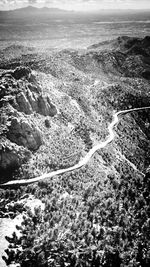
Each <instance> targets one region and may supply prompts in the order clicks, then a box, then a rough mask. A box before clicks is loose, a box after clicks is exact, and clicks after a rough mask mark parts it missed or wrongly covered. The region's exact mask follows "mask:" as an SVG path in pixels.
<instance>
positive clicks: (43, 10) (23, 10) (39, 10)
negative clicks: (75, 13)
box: [0, 6, 72, 13]
mask: <svg viewBox="0 0 150 267" xmlns="http://www.w3.org/2000/svg"><path fill="white" fill-rule="evenodd" d="M0 12H2V13H16V12H17V13H68V12H72V11H67V10H63V9H60V8H49V7H42V8H37V7H34V6H27V7H23V8H18V9H13V10H1V11H0Z"/></svg>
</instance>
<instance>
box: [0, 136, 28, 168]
mask: <svg viewBox="0 0 150 267" xmlns="http://www.w3.org/2000/svg"><path fill="white" fill-rule="evenodd" d="M30 156H31V152H30V151H29V150H28V149H26V148H24V147H20V146H18V145H16V144H13V143H11V142H10V141H9V140H7V139H5V140H1V144H0V169H1V170H7V171H8V170H9V169H16V168H18V167H19V166H20V165H21V164H22V163H23V162H25V161H27V160H28V159H29V157H30Z"/></svg>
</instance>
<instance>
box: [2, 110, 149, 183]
mask: <svg viewBox="0 0 150 267" xmlns="http://www.w3.org/2000/svg"><path fill="white" fill-rule="evenodd" d="M145 109H150V107H142V108H133V109H128V110H122V111H118V112H116V113H114V115H113V120H112V122H111V123H110V124H109V126H108V132H109V135H108V137H107V139H106V140H105V141H103V142H101V143H100V144H98V145H96V146H94V147H93V148H91V149H90V151H89V152H88V153H87V154H86V156H85V157H84V158H81V159H80V161H79V162H78V163H77V164H75V165H74V166H72V167H69V168H66V169H60V170H57V171H53V172H50V173H45V174H42V175H41V176H38V177H35V178H31V179H28V180H26V179H21V180H12V181H9V182H7V183H4V184H1V185H0V187H7V186H15V185H16V186H19V185H27V184H31V183H36V182H38V181H40V180H44V179H46V178H51V177H53V176H56V175H59V174H63V173H66V172H70V171H74V170H77V169H79V168H81V167H82V166H84V165H86V164H87V162H88V161H89V160H90V158H91V157H92V156H93V154H94V153H95V152H96V151H97V150H99V149H101V148H104V147H106V146H107V145H108V144H109V143H111V142H112V140H113V139H114V138H115V132H114V127H115V126H116V125H117V124H118V122H119V116H121V115H124V114H127V113H130V112H134V111H140V110H145Z"/></svg>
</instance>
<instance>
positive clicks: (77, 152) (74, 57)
mask: <svg viewBox="0 0 150 267" xmlns="http://www.w3.org/2000/svg"><path fill="white" fill-rule="evenodd" d="M109 47H111V49H110V50H109V49H108V43H107V44H106V47H105V46H104V44H102V45H100V44H99V45H94V46H92V47H91V48H89V49H88V50H85V51H82V52H81V51H74V50H63V51H60V52H52V53H48V52H43V53H34V52H33V53H32V51H30V53H28V51H27V53H26V54H25V53H24V52H23V53H21V52H20V54H19V55H18V56H17V57H15V56H14V57H12V58H11V59H8V57H7V55H6V53H5V52H6V51H5V50H4V51H3V58H2V60H1V61H0V68H1V76H0V81H1V83H0V110H1V113H0V114H1V132H0V134H1V147H0V156H1V161H0V162H1V163H0V164H1V165H0V166H1V170H3V177H2V178H3V181H4V180H5V181H6V179H7V180H9V179H21V178H23V179H28V178H32V177H36V176H38V175H41V174H43V173H46V172H51V171H53V170H58V169H61V168H67V167H70V166H73V165H75V164H76V163H77V162H78V161H79V160H80V159H81V158H82V157H84V156H85V155H86V153H87V152H88V151H89V150H90V149H91V148H92V147H93V146H94V145H96V144H98V143H99V142H101V141H102V140H105V139H106V137H107V135H108V130H107V128H108V124H109V123H110V122H111V120H112V114H113V113H114V112H115V111H117V110H120V109H121V110H125V109H128V108H135V107H144V106H150V104H149V103H150V95H149V91H150V83H149V75H146V76H144V75H143V73H144V72H145V71H149V69H148V68H149V62H148V63H146V64H145V63H144V61H145V57H147V58H148V55H149V51H150V44H149V38H148V37H146V38H143V39H136V38H133V39H131V38H129V37H120V38H118V39H117V40H114V41H111V42H110V43H109ZM135 47H138V48H139V49H135ZM102 48H103V49H102ZM141 48H142V51H141ZM11 49H12V48H11ZM20 51H21V49H20ZM143 51H144V54H145V53H146V55H147V56H143ZM125 66H128V69H127V67H125ZM139 67H140V70H139ZM149 129H150V111H149V110H144V111H140V112H138V113H136V112H135V113H132V114H127V115H125V116H124V117H122V118H121V121H120V123H119V124H118V125H117V127H116V128H115V131H116V138H115V139H114V141H113V142H112V143H111V144H109V145H108V146H106V147H105V148H103V149H101V150H99V151H97V152H96V153H95V154H94V156H93V157H92V158H91V160H90V161H89V162H88V163H87V165H86V166H84V167H82V168H80V169H79V170H76V171H72V172H69V173H66V174H62V175H59V176H55V177H53V178H51V179H47V181H41V182H39V183H38V184H35V185H32V186H28V187H22V188H19V189H17V190H16V189H15V188H14V189H12V190H11V188H9V189H8V190H1V191H0V193H1V198H2V205H1V210H2V214H4V216H5V213H6V212H7V213H8V212H9V210H8V209H7V208H6V207H7V203H8V202H9V201H12V200H14V201H15V203H16V204H15V205H16V206H17V199H19V198H20V197H21V196H23V195H24V196H25V197H27V198H28V196H29V195H30V194H33V195H35V197H36V198H40V199H41V200H42V201H43V202H44V203H45V210H44V211H41V210H40V209H37V210H36V214H33V213H32V212H31V211H28V213H27V214H26V217H25V218H24V222H23V224H22V227H21V233H22V239H21V238H19V239H17V238H15V236H14V237H13V238H12V239H9V240H10V243H11V244H12V248H9V250H8V251H7V256H8V258H5V261H6V262H7V263H11V262H13V261H16V262H19V263H20V264H21V266H24V265H25V264H27V263H30V264H31V266H38V264H39V266H56V265H58V266H62V267H63V266H105V267H116V266H118V267H120V266H123V267H126V266H132V267H133V266H134V267H135V266H138V265H139V264H140V266H142V267H145V266H146V267H148V266H149V263H150V257H149V249H148V246H149V214H148V210H149V207H148V201H149V193H148V188H149V169H148V167H149V165H150V153H149V144H150V142H149V141H150V131H149ZM33 145H34V147H33ZM17 149H18V150H17ZM10 151H11V153H13V156H11V157H10V155H12V154H11V153H10ZM17 151H21V152H20V154H21V153H22V154H21V156H22V155H23V156H24V158H22V157H21V156H20V154H19V153H18V152H17ZM8 153H10V154H8ZM14 154H15V155H17V157H18V156H20V158H19V160H18V161H17V163H18V164H13V163H14V159H15V158H16V157H14ZM8 155H9V157H8ZM6 156H7V157H8V158H9V160H11V159H12V161H11V162H8V160H6V159H7V157H6ZM21 159H22V160H21ZM4 160H5V164H4ZM2 163H3V165H2ZM6 163H7V164H9V173H7V175H6V169H7V168H6ZM10 163H11V164H10ZM7 167H8V165H7ZM1 182H2V180H1ZM13 205H14V203H13V202H12V206H13ZM12 206H11V207H12ZM16 206H13V207H16ZM11 209H13V210H15V208H11ZM16 209H17V208H16ZM18 209H19V208H18ZM10 211H11V210H10ZM15 212H16V213H17V211H16V210H15ZM20 244H21V247H22V250H21V251H20V250H15V252H14V253H12V252H11V251H12V250H13V248H17V247H18V246H20ZM29 251H30V253H29Z"/></svg>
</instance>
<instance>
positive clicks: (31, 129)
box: [0, 67, 57, 170]
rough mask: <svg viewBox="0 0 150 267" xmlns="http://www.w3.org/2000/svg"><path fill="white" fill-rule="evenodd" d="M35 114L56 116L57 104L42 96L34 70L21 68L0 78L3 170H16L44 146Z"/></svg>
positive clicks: (0, 164)
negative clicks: (33, 117)
mask: <svg viewBox="0 0 150 267" xmlns="http://www.w3.org/2000/svg"><path fill="white" fill-rule="evenodd" d="M32 113H38V114H40V115H43V116H50V117H52V116H54V115H56V114H57V109H56V107H55V105H53V104H52V103H51V100H50V98H49V96H48V95H47V94H43V92H42V89H41V87H40V86H39V84H38V82H37V80H36V77H35V76H34V75H33V74H32V72H31V69H30V68H27V67H18V68H16V69H15V70H9V71H6V72H4V73H2V75H1V76H0V169H1V170H7V169H14V168H17V167H19V166H20V165H21V164H22V162H23V161H26V160H27V159H28V158H29V157H30V155H31V152H30V151H35V150H37V149H38V148H39V147H40V145H41V144H42V133H41V131H40V130H39V128H38V126H37V123H36V121H35V120H31V116H29V115H31V114H32Z"/></svg>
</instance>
